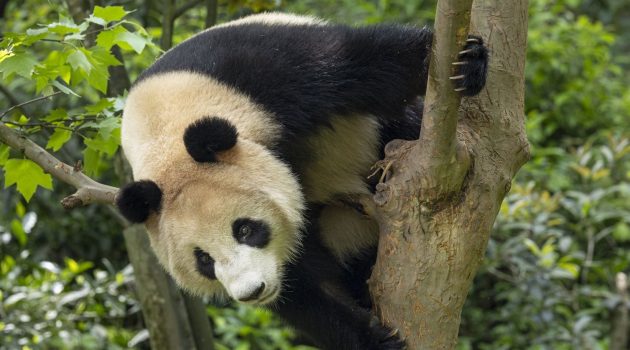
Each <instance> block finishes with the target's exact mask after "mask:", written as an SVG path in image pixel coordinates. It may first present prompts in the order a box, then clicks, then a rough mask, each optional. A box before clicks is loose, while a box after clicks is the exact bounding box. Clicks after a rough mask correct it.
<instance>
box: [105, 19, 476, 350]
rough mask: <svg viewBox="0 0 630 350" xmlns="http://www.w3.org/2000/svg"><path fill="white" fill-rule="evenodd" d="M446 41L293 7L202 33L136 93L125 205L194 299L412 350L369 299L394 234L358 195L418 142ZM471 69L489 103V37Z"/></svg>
mask: <svg viewBox="0 0 630 350" xmlns="http://www.w3.org/2000/svg"><path fill="white" fill-rule="evenodd" d="M431 41H432V32H431V30H430V29H428V28H416V27H413V26H404V25H374V26H367V27H349V26H345V25H339V24H331V23H328V22H326V21H324V20H320V19H317V18H313V17H307V16H297V15H291V14H281V13H264V14H259V15H252V16H249V17H245V18H242V19H239V20H235V21H232V22H228V23H226V24H222V25H219V26H215V27H212V28H210V29H208V30H206V31H203V32H201V33H199V34H197V35H195V36H193V37H191V38H189V39H188V40H186V41H184V42H182V43H181V44H179V45H177V46H176V47H174V48H172V49H171V50H169V51H167V52H166V53H165V54H164V55H162V56H161V57H160V58H159V59H158V60H157V61H156V62H155V63H154V64H153V65H152V66H150V67H149V68H148V69H146V70H145V71H144V72H143V73H142V74H141V75H140V76H139V77H138V79H137V80H136V82H135V83H134V85H133V86H132V88H131V90H130V92H129V95H128V98H127V102H126V105H125V108H124V111H123V118H122V132H121V135H122V148H123V150H124V153H125V155H126V157H127V159H128V161H129V163H130V165H131V167H132V169H133V176H134V179H136V180H135V181H134V182H132V183H130V184H128V185H126V186H124V187H123V188H122V189H121V191H120V193H119V194H118V196H117V199H116V204H117V206H118V208H119V210H120V211H121V213H122V214H123V215H124V216H125V217H126V218H127V219H128V220H130V221H131V222H135V223H144V224H145V225H146V227H147V230H148V232H149V236H150V241H151V246H152V248H153V250H154V251H155V253H156V256H157V258H158V260H159V261H160V263H161V264H162V266H163V267H164V268H165V269H166V270H167V271H168V272H169V273H170V275H171V276H172V277H173V278H174V280H175V281H176V282H177V284H178V285H179V286H181V287H182V288H183V289H184V290H186V291H188V292H190V293H191V294H194V295H199V296H208V297H213V298H216V299H223V300H235V301H237V302H241V303H246V304H252V305H259V306H263V307H266V308H269V309H270V310H272V311H274V312H276V313H277V314H278V315H279V316H280V317H281V318H283V319H284V320H285V321H287V323H289V324H290V325H291V326H293V327H294V328H296V329H297V330H298V331H299V332H301V333H302V334H304V336H305V337H306V338H308V339H309V340H310V341H311V342H312V343H313V344H314V345H316V346H318V347H321V348H323V349H402V348H403V347H404V342H403V341H402V340H401V339H400V338H399V337H398V336H397V334H396V332H395V331H393V330H392V329H390V328H389V327H387V326H385V325H383V324H381V323H380V322H379V321H378V320H376V319H375V318H374V317H373V316H372V315H371V313H370V311H369V301H367V302H366V301H365V295H367V286H366V279H367V277H368V276H369V272H370V268H371V264H372V263H373V258H374V256H375V255H374V254H375V251H376V245H377V243H378V226H377V224H376V223H375V222H374V221H372V220H371V219H370V218H368V217H366V216H365V215H363V214H362V213H361V210H360V209H361V208H357V207H356V206H355V205H353V204H352V203H351V202H349V201H348V200H347V199H348V198H352V196H355V195H365V194H370V193H372V192H373V190H374V188H373V187H374V184H373V183H370V182H369V181H368V180H367V177H368V175H369V174H370V168H371V166H372V165H373V164H374V163H375V162H376V161H377V160H378V159H380V158H381V157H382V155H383V147H384V145H385V144H386V143H387V142H388V141H390V140H392V139H407V140H410V139H416V138H418V135H419V129H420V120H421V111H422V96H423V95H424V93H425V91H426V81H427V75H428V74H427V70H428V61H429V51H430V48H431ZM460 61H461V62H459V63H456V64H455V66H454V67H455V68H456V70H457V73H456V76H455V77H454V78H455V79H454V82H455V89H456V90H457V91H460V92H461V93H462V94H463V95H466V96H472V95H476V94H478V93H479V92H480V91H481V89H482V88H483V86H484V84H485V80H486V71H487V62H488V51H487V49H486V48H485V47H484V45H483V43H482V40H481V38H478V37H473V36H471V37H469V39H468V41H467V43H466V46H465V47H464V50H463V51H462V52H460Z"/></svg>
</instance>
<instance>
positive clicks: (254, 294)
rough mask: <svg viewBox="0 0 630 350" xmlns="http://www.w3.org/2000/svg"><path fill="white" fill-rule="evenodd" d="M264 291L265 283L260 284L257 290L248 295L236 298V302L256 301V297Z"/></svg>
mask: <svg viewBox="0 0 630 350" xmlns="http://www.w3.org/2000/svg"><path fill="white" fill-rule="evenodd" d="M264 290H265V282H263V283H261V284H260V286H258V288H256V289H255V290H253V291H252V292H251V293H250V294H249V295H247V296H244V297H241V298H238V301H252V300H255V299H258V297H259V296H260V295H261V294H262V292H263V291H264Z"/></svg>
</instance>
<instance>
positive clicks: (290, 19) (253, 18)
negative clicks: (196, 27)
mask: <svg viewBox="0 0 630 350" xmlns="http://www.w3.org/2000/svg"><path fill="white" fill-rule="evenodd" d="M245 24H264V25H289V26H290V25H325V24H327V22H326V21H325V20H323V19H320V18H317V17H313V16H305V15H296V14H292V13H282V12H263V13H259V14H255V15H250V16H246V17H243V18H240V19H237V20H234V21H230V22H227V23H223V24H220V25H217V26H214V27H212V28H210V29H214V28H224V27H229V26H239V25H245Z"/></svg>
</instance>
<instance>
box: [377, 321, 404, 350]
mask: <svg viewBox="0 0 630 350" xmlns="http://www.w3.org/2000/svg"><path fill="white" fill-rule="evenodd" d="M370 327H371V328H372V334H373V336H374V337H373V339H374V341H373V344H372V345H373V346H372V347H370V349H374V350H403V349H406V345H405V342H404V341H403V340H402V339H400V332H398V330H397V329H392V328H389V327H387V326H385V325H383V324H381V322H380V321H379V320H378V319H377V318H376V317H374V318H373V319H372V322H370Z"/></svg>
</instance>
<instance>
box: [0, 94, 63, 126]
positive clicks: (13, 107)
mask: <svg viewBox="0 0 630 350" xmlns="http://www.w3.org/2000/svg"><path fill="white" fill-rule="evenodd" d="M60 93H61V91H56V92H54V93H52V94H50V95H46V96H40V97H37V98H34V99H32V100H28V101H26V102H22V103H19V104H17V105H14V106H11V108H9V109H7V110H6V111H4V112H2V114H0V119H2V118H4V116H6V115H7V114H9V112H11V111H12V110H14V109H16V108H22V107H23V106H26V105H29V104H31V103H35V102H37V101H41V100H45V99H47V98H49V97H53V96H56V95H59V94H60Z"/></svg>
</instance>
